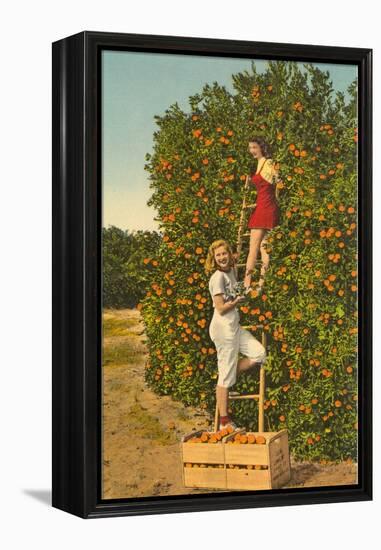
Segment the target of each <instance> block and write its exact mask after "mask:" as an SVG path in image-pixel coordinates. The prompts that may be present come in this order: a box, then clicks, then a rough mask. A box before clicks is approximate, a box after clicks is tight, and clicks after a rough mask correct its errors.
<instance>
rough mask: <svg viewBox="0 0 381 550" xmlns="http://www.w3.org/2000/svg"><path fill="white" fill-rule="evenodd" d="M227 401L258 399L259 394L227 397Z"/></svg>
mask: <svg viewBox="0 0 381 550" xmlns="http://www.w3.org/2000/svg"><path fill="white" fill-rule="evenodd" d="M229 399H231V400H235V399H259V394H254V393H252V394H250V395H249V394H248V395H231V396H230V395H229Z"/></svg>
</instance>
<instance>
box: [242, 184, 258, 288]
mask: <svg viewBox="0 0 381 550" xmlns="http://www.w3.org/2000/svg"><path fill="white" fill-rule="evenodd" d="M249 188H250V175H247V176H246V181H245V185H244V187H243V199H242V207H241V215H240V219H239V226H238V235H237V255H238V256H241V253H242V248H243V242H244V240H243V239H244V238H246V237H250V230H249V231H245V225H246V220H247V212H248V210H250V209H251V208H255V206H256V204H255V203H253V204H250V203H249V202H248V201H247V195H248V191H249ZM246 242H247V241H246ZM261 263H262V261H261V260H257V261H256V264H261ZM236 267H237V279H238V280H239V277H238V275H239V270H240V269H241V268H246V262H241V263H237V264H236Z"/></svg>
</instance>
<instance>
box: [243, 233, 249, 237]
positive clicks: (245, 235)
mask: <svg viewBox="0 0 381 550" xmlns="http://www.w3.org/2000/svg"><path fill="white" fill-rule="evenodd" d="M241 237H250V233H242V235H241Z"/></svg>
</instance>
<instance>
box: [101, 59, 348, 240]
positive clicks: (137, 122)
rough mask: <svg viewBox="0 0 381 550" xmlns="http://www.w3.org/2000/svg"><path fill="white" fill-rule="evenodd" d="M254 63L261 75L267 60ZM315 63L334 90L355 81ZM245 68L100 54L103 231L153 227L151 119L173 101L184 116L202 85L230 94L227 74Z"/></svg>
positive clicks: (224, 62)
mask: <svg viewBox="0 0 381 550" xmlns="http://www.w3.org/2000/svg"><path fill="white" fill-rule="evenodd" d="M255 64H256V67H257V70H258V72H262V70H264V68H265V66H266V64H267V62H266V60H261V59H260V60H258V59H257V60H255ZM300 65H301V68H302V63H301V64H300ZM315 65H316V66H318V67H319V68H321V69H322V70H323V71H327V70H328V71H329V73H330V77H331V80H332V84H333V86H334V89H335V90H340V91H342V92H344V93H346V90H347V87H348V86H349V84H350V83H351V82H352V81H353V80H354V79H355V78H356V77H357V67H356V66H355V65H341V64H337V65H335V64H331V63H327V64H324V63H316V64H315ZM245 69H247V70H249V71H250V72H251V60H250V59H237V58H227V57H214V56H210V57H208V56H197V55H195V56H193V55H178V54H166V53H165V54H158V53H154V54H151V53H145V52H127V51H124V52H122V51H111V50H104V51H103V52H102V75H103V79H102V99H103V102H102V115H103V118H102V126H103V158H102V161H103V162H102V164H103V174H102V180H103V227H108V226H109V225H116V226H117V227H120V228H121V229H129V230H131V231H133V230H137V229H144V230H152V229H157V224H156V222H155V221H154V219H153V218H154V216H155V211H154V210H153V208H150V207H148V206H147V204H146V203H147V200H148V199H149V197H150V195H151V192H152V190H151V189H150V188H149V180H148V172H146V171H145V170H144V164H145V162H146V160H145V155H146V153H151V152H152V148H153V133H154V131H156V130H157V129H158V126H157V125H156V122H155V120H154V116H155V115H163V114H164V112H165V110H166V109H167V108H168V107H169V106H170V105H171V104H173V103H175V102H176V101H177V102H178V104H179V106H180V107H181V108H182V109H183V110H184V111H187V112H189V111H190V106H189V103H188V98H189V96H191V95H194V94H195V93H197V92H200V91H201V90H202V87H203V86H204V85H205V84H206V83H210V84H212V83H213V82H214V81H217V82H218V83H219V84H221V85H224V86H226V88H227V89H228V90H229V91H231V92H233V91H234V89H233V85H232V78H231V75H232V74H235V73H238V72H241V71H244V70H245Z"/></svg>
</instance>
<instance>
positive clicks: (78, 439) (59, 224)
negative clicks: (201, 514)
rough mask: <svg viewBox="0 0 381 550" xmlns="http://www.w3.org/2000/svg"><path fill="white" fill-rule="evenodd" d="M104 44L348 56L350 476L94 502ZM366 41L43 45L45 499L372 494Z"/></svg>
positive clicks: (84, 503) (207, 505) (89, 36)
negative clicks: (352, 217)
mask: <svg viewBox="0 0 381 550" xmlns="http://www.w3.org/2000/svg"><path fill="white" fill-rule="evenodd" d="M104 49H116V50H130V51H139V52H153V53H155V52H158V53H179V54H192V55H200V56H202V55H208V56H213V55H216V56H230V57H232V56H233V57H234V56H236V57H242V58H245V57H246V58H262V59H263V58H265V59H285V60H297V61H309V62H327V63H329V62H331V63H344V64H345V63H350V64H356V65H357V66H358V70H359V73H358V74H359V81H358V84H359V105H358V107H359V109H358V113H359V135H360V140H359V143H358V152H359V172H358V176H359V178H358V181H359V193H358V197H359V203H358V204H359V228H358V236H359V241H358V242H359V247H358V249H359V270H358V274H359V378H358V382H359V447H358V449H359V462H358V484H357V485H348V486H334V487H317V488H300V489H287V490H285V489H282V490H281V491H257V492H255V494H254V493H252V492H250V493H246V492H238V491H237V492H234V493H227V494H218V495H216V494H213V493H211V494H200V495H196V496H195V495H180V496H164V497H145V498H132V499H123V500H103V501H102V500H101V498H100V494H101V493H100V479H101V460H100V456H101V455H100V448H101V440H102V438H101V430H100V426H101V406H100V403H101V394H100V391H101V365H100V358H101V351H102V350H101V329H102V325H101V323H102V321H101V313H102V305H101V304H102V302H101V282H102V280H101V275H102V274H101V266H102V262H101V260H102V258H101V250H100V242H101V200H102V193H101V146H100V141H101V140H100V129H101V118H100V112H101V111H100V93H101V89H100V80H101V79H100V55H101V52H102V50H104ZM372 52H373V50H372V49H369V48H349V47H332V46H322V45H302V44H287V43H270V42H266V43H265V42H252V41H244V40H222V39H221V40H220V39H211V38H198V37H197V38H196V37H184V36H162V35H145V34H131V33H128V34H126V33H108V32H92V31H84V32H80V33H78V34H75V35H72V36H69V37H66V38H63V39H62V40H58V41H56V42H53V43H52V209H53V226H52V238H53V249H52V253H53V266H52V284H53V297H52V308H53V309H52V322H53V332H52V339H53V355H52V363H53V388H52V397H53V403H52V404H53V418H52V420H53V434H52V435H53V453H52V460H53V476H52V485H53V506H54V507H56V508H59V509H62V510H64V511H66V512H69V513H72V514H75V515H77V516H80V517H83V518H96V517H111V516H124V515H138V514H139V515H141V514H161V513H176V512H193V511H210V510H224V509H237V508H255V507H264V506H288V505H298V504H317V503H330V502H350V501H360V500H372Z"/></svg>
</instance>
